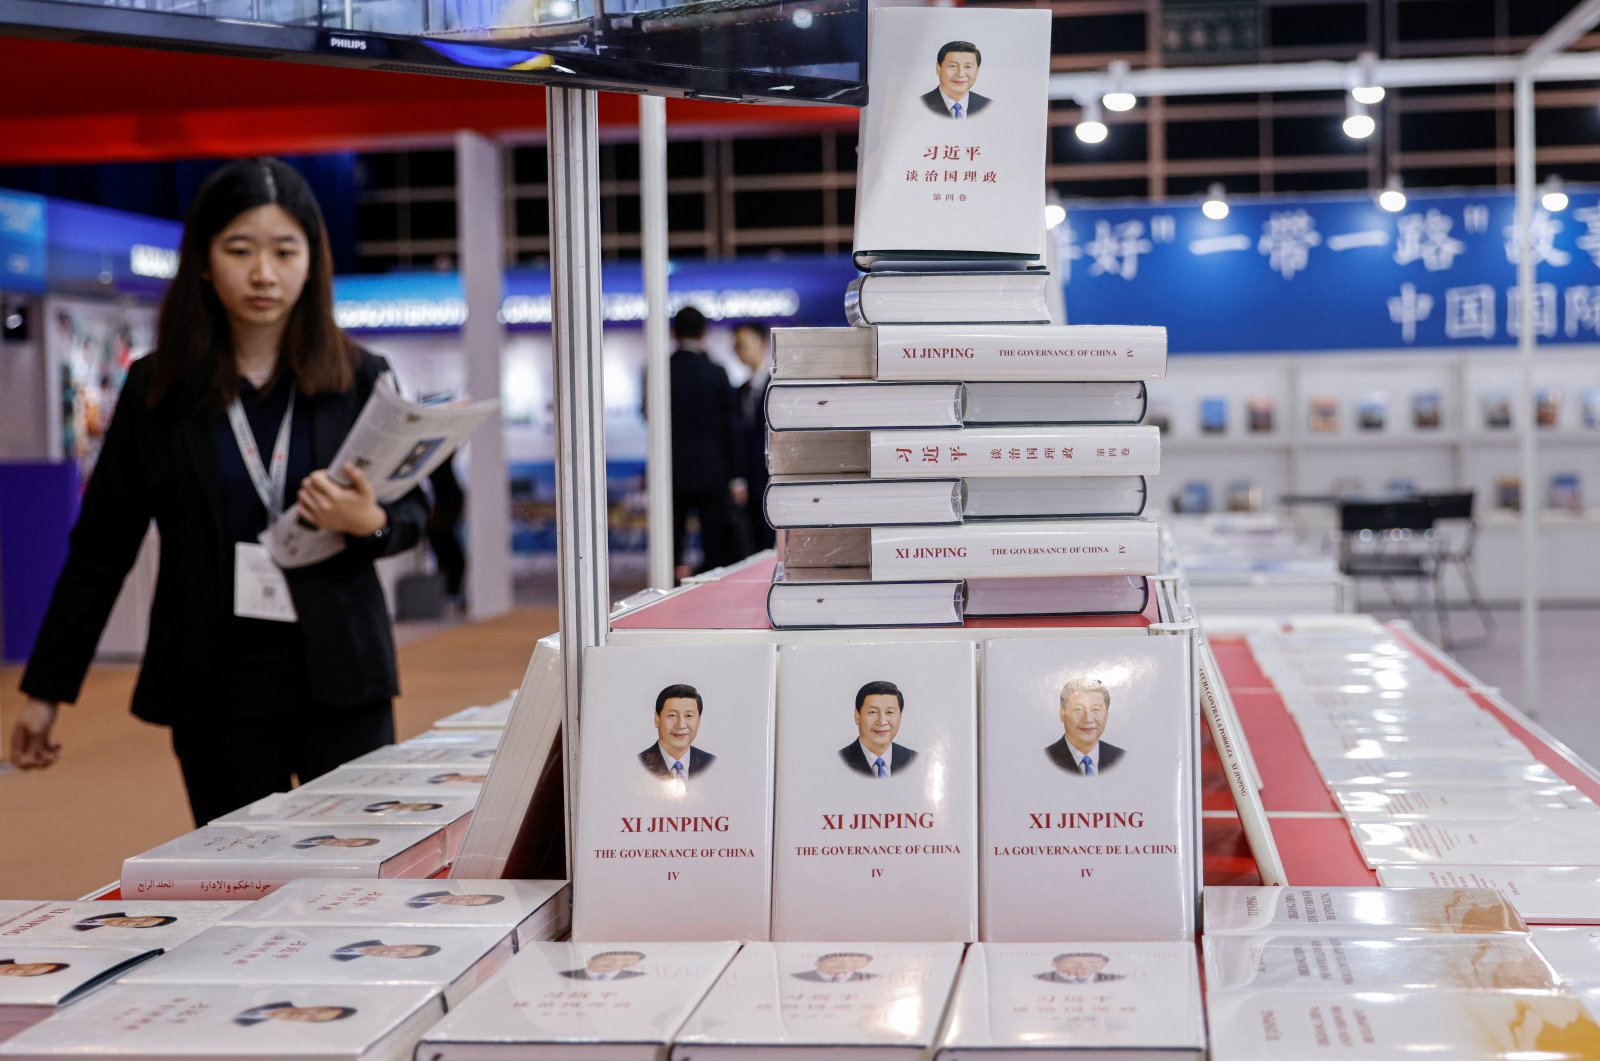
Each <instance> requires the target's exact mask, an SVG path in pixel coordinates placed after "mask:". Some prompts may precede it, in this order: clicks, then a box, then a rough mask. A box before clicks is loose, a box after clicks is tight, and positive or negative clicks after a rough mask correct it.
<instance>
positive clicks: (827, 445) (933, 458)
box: [767, 425, 1161, 479]
mask: <svg viewBox="0 0 1600 1061" xmlns="http://www.w3.org/2000/svg"><path fill="white" fill-rule="evenodd" d="M767 468H768V470H769V471H770V472H772V474H774V475H809V476H835V475H839V474H841V473H852V472H868V473H870V474H871V475H872V477H874V478H880V479H949V478H951V477H953V476H954V477H962V478H971V477H974V476H999V477H1003V478H1013V477H1017V476H1048V477H1053V478H1054V477H1060V476H1067V475H1117V476H1130V475H1155V474H1157V473H1159V472H1160V471H1161V434H1160V432H1158V431H1157V430H1156V429H1155V428H1152V427H1148V426H1139V427H1130V426H1125V425H1124V426H1110V427H1088V426H1083V425H1066V426H1045V427H960V428H948V429H944V430H922V431H897V430H883V431H774V432H772V433H771V434H770V435H769V436H768V439H767Z"/></svg>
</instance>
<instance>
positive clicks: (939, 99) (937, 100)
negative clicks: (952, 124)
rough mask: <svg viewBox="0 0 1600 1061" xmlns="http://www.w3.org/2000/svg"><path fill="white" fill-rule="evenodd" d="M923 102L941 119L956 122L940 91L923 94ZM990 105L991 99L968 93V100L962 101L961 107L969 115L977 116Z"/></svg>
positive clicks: (935, 90)
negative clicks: (947, 108) (946, 107)
mask: <svg viewBox="0 0 1600 1061" xmlns="http://www.w3.org/2000/svg"><path fill="white" fill-rule="evenodd" d="M922 102H924V103H926V104H927V105H928V109H929V110H930V111H932V112H933V113H935V114H937V115H939V116H940V117H941V118H949V119H950V120H951V121H954V120H955V115H953V114H951V113H950V112H949V111H948V110H946V109H945V106H944V96H942V95H941V94H940V93H939V90H938V89H934V90H933V91H932V92H924V93H923V94H922ZM988 105H989V97H988V96H980V95H978V94H977V93H976V92H968V93H967V98H966V99H964V100H962V101H961V107H962V109H963V110H965V111H966V112H967V114H968V115H973V114H977V113H978V112H979V111H981V110H983V108H985V107H987V106H988Z"/></svg>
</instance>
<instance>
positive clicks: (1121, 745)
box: [979, 636, 1200, 942]
mask: <svg viewBox="0 0 1600 1061" xmlns="http://www.w3.org/2000/svg"><path fill="white" fill-rule="evenodd" d="M1191 674H1192V662H1191V659H1190V643H1189V641H1188V640H1187V639H1185V638H1176V637H1172V638H1167V637H1149V638H1138V639H1132V638H1122V637H1095V636H1085V637H1071V638H1061V639H1050V640H1038V639H1032V640H993V641H989V642H986V643H985V645H984V658H983V665H982V683H983V686H982V688H983V692H982V697H981V702H982V704H983V715H982V720H981V721H982V727H983V732H982V739H981V747H982V752H983V765H982V777H983V779H984V790H983V798H982V801H981V811H982V815H983V829H982V835H983V851H982V855H981V856H980V863H979V865H980V873H981V876H980V890H979V895H980V899H981V907H982V920H981V938H983V939H985V940H992V941H1001V942H1023V941H1030V940H1039V939H1085V938H1102V939H1122V940H1150V939H1166V940H1175V939H1188V938H1190V937H1191V936H1192V934H1193V931H1194V908H1195V899H1196V896H1195V888H1196V881H1197V876H1198V871H1197V865H1198V862H1197V860H1198V859H1199V857H1200V852H1199V850H1198V840H1197V835H1198V834H1197V829H1198V815H1199V810H1198V793H1197V787H1196V786H1197V781H1196V766H1195V760H1196V757H1197V755H1198V752H1197V742H1198V732H1197V730H1198V718H1197V716H1196V713H1195V711H1196V707H1195V699H1194V696H1193V694H1192V687H1191V684H1190V679H1191ZM1084 760H1087V763H1085V762H1084ZM1067 894H1070V895H1071V896H1072V901H1071V902H1063V901H1062V899H1061V897H1062V896H1063V895H1067Z"/></svg>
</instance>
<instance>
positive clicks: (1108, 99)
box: [1100, 59, 1139, 113]
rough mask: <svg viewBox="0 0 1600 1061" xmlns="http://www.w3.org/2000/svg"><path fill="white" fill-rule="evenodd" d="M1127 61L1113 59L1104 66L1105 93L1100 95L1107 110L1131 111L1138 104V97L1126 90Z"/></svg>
mask: <svg viewBox="0 0 1600 1061" xmlns="http://www.w3.org/2000/svg"><path fill="white" fill-rule="evenodd" d="M1128 70H1129V67H1128V61H1127V60H1126V59H1116V60H1113V61H1112V63H1111V65H1110V66H1108V67H1107V68H1106V93H1105V95H1103V96H1101V97H1100V102H1101V103H1103V104H1105V107H1106V110H1108V111H1117V112H1119V113H1120V112H1122V111H1131V110H1133V108H1134V107H1136V106H1138V104H1139V97H1137V96H1135V95H1134V94H1133V93H1132V92H1129V91H1128Z"/></svg>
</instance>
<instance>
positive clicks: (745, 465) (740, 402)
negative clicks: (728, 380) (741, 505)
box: [734, 376, 769, 518]
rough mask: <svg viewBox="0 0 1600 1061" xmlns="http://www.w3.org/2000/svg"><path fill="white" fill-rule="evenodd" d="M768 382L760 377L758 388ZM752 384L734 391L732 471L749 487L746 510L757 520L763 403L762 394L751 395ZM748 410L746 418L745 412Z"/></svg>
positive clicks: (763, 464)
mask: <svg viewBox="0 0 1600 1061" xmlns="http://www.w3.org/2000/svg"><path fill="white" fill-rule="evenodd" d="M767 382H768V380H767V379H766V377H764V376H763V377H762V387H763V389H764V388H765V385H766V383H767ZM751 383H752V381H750V380H746V381H745V382H743V383H741V384H739V389H738V390H736V391H735V392H734V401H735V411H736V412H737V413H738V414H739V431H738V437H739V453H738V460H737V462H736V463H735V468H734V471H735V473H736V474H738V475H739V476H740V477H741V478H743V479H744V481H745V482H746V483H748V484H749V486H750V508H751V510H752V511H754V512H756V513H757V515H758V518H759V514H760V512H761V495H762V493H763V491H765V490H766V488H767V480H768V478H769V476H768V475H767V402H766V395H765V394H764V393H763V392H761V391H757V392H756V393H755V395H754V397H752V396H751V390H752V386H751ZM746 407H748V408H749V410H750V412H749V415H746V413H745V409H746Z"/></svg>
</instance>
